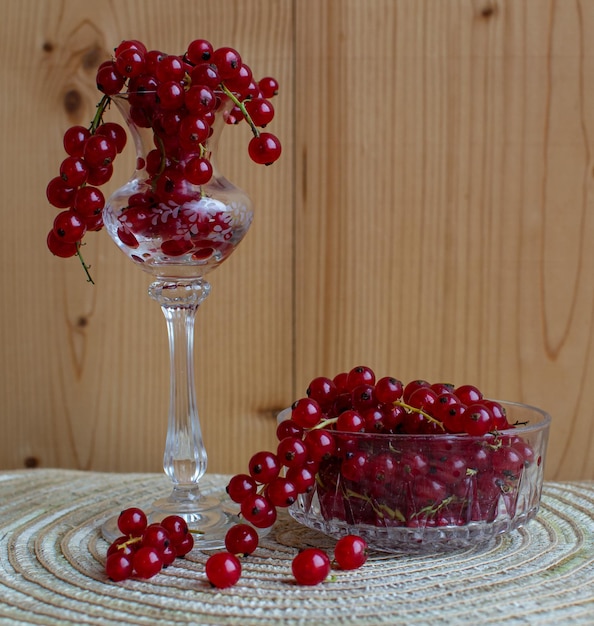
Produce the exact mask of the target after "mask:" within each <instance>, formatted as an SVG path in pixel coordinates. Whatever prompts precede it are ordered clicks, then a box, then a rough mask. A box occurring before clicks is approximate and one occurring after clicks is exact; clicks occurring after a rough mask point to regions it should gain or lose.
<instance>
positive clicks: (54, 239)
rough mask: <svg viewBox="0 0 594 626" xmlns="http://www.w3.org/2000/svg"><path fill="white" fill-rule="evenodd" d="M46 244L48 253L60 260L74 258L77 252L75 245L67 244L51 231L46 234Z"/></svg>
mask: <svg viewBox="0 0 594 626" xmlns="http://www.w3.org/2000/svg"><path fill="white" fill-rule="evenodd" d="M46 243H47V247H48V249H49V251H50V252H51V253H52V254H54V255H55V256H58V257H60V258H62V259H67V258H69V257H71V256H74V255H75V254H76V252H77V247H76V243H68V242H66V241H64V240H63V239H61V238H60V237H58V235H56V233H55V232H54V231H53V229H52V230H50V231H49V233H48V234H47V240H46Z"/></svg>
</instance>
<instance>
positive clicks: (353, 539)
mask: <svg viewBox="0 0 594 626" xmlns="http://www.w3.org/2000/svg"><path fill="white" fill-rule="evenodd" d="M367 556H368V548H367V542H366V541H365V540H364V539H362V538H361V537H358V536H357V535H346V536H345V537H342V538H341V539H339V540H338V541H337V542H336V545H335V546H334V560H335V561H336V564H337V565H338V566H339V567H340V569H358V568H359V567H361V566H362V565H364V563H365V561H367Z"/></svg>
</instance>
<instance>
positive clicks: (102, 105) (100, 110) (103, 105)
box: [89, 96, 111, 135]
mask: <svg viewBox="0 0 594 626" xmlns="http://www.w3.org/2000/svg"><path fill="white" fill-rule="evenodd" d="M110 103H111V98H110V97H109V96H103V97H102V98H101V100H100V101H99V104H98V105H97V111H96V112H95V117H94V118H93V121H92V122H91V125H90V126H89V131H90V132H91V135H94V134H95V132H96V131H97V128H99V126H100V124H101V122H102V121H103V114H104V113H105V109H107V107H108V106H109V104H110Z"/></svg>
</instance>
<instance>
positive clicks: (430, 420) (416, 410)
mask: <svg viewBox="0 0 594 626" xmlns="http://www.w3.org/2000/svg"><path fill="white" fill-rule="evenodd" d="M394 406H399V407H402V408H403V409H406V410H407V411H412V412H413V413H419V414H420V415H422V416H423V417H425V418H426V419H427V421H428V422H432V423H433V424H437V425H438V426H439V427H440V428H441V430H445V427H444V425H443V424H442V423H441V422H440V421H439V420H436V419H435V418H434V417H432V416H431V415H429V413H425V411H423V410H422V409H417V408H416V407H414V406H410V404H406V403H405V402H400V400H394Z"/></svg>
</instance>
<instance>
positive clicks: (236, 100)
mask: <svg viewBox="0 0 594 626" xmlns="http://www.w3.org/2000/svg"><path fill="white" fill-rule="evenodd" d="M221 89H222V90H223V91H224V92H225V94H226V95H227V96H228V97H229V99H230V100H231V101H232V102H233V104H234V105H235V106H236V107H238V108H239V110H240V111H241V112H242V113H243V116H244V117H245V121H246V122H247V123H248V124H249V125H250V128H251V129H252V133H254V137H259V136H260V131H259V130H258V128H257V126H256V125H255V124H254V121H253V120H252V117H251V115H250V114H249V113H248V112H247V109H246V108H245V104H244V103H243V102H242V101H241V100H239V98H237V96H236V95H235V94H234V93H233V92H232V91H231V90H230V89H228V88H227V86H226V85H225V83H221Z"/></svg>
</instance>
